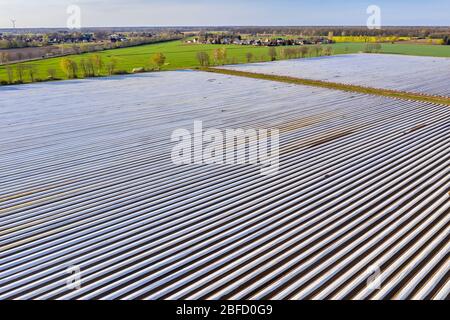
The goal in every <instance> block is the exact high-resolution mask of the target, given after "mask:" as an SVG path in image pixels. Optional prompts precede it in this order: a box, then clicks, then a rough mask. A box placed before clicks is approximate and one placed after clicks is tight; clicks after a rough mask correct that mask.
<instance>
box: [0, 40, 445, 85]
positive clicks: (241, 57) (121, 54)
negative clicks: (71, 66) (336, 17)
mask: <svg viewBox="0 0 450 320" xmlns="http://www.w3.org/2000/svg"><path fill="white" fill-rule="evenodd" d="M364 46H365V44H364V43H357V42H354V43H336V44H333V45H331V47H332V49H333V54H346V53H357V52H361V51H363V50H364ZM381 46H382V49H381V52H382V53H390V54H406V55H418V56H435V57H450V46H438V45H413V44H397V43H396V44H391V43H386V44H382V45H381ZM221 47H226V48H227V61H226V63H228V64H240V63H247V62H248V61H247V54H248V53H249V52H251V53H252V62H263V61H269V60H270V57H269V55H268V48H267V47H254V46H240V45H202V44H187V43H185V42H183V41H172V42H165V43H158V44H149V45H142V46H137V47H130V48H123V49H112V50H105V51H101V52H97V53H86V54H79V55H70V56H67V57H66V58H70V59H72V60H73V61H75V62H77V63H80V61H81V59H83V58H84V59H86V58H88V57H89V56H92V55H93V54H98V55H100V56H101V58H102V60H103V62H104V63H105V64H107V63H108V61H111V59H114V60H115V61H116V67H115V69H116V70H117V71H121V72H123V73H129V72H131V71H132V70H133V69H135V68H151V67H152V62H151V58H152V55H154V54H155V53H158V52H161V53H163V54H164V55H165V57H166V63H165V64H164V65H163V66H162V68H161V70H176V69H187V68H194V67H198V66H199V62H198V60H197V53H198V52H201V51H204V52H207V53H209V54H210V56H211V58H212V52H213V51H214V50H215V49H217V48H221ZM282 49H283V48H282V47H277V48H276V50H277V51H278V59H281V50H282ZM312 51H313V50H311V54H312V56H314V54H313V53H312ZM308 56H311V55H308ZM61 59H63V58H61V57H58V58H49V59H43V60H37V61H32V62H24V63H21V64H22V65H24V66H33V69H34V70H35V74H34V77H35V79H39V80H46V79H47V78H48V76H49V70H52V69H53V70H54V72H55V75H56V78H59V79H66V78H67V76H66V74H65V73H64V72H63V71H62V69H61V66H60V65H61ZM11 66H12V67H13V68H15V67H16V66H17V64H12V65H11ZM79 73H80V74H81V72H79ZM106 74H107V71H106V69H105V70H103V71H102V72H101V75H106ZM79 76H80V75H79ZM7 79H8V76H7V72H6V67H5V66H0V81H3V82H5V81H7ZM23 80H24V82H30V76H29V74H28V73H27V72H25V73H24V78H23Z"/></svg>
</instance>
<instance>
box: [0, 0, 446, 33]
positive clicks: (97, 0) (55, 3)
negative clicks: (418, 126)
mask: <svg viewBox="0 0 450 320" xmlns="http://www.w3.org/2000/svg"><path fill="white" fill-rule="evenodd" d="M70 5H77V6H78V7H79V8H80V12H81V14H80V17H81V19H80V21H81V26H82V27H101V26H105V27H110V26H124V27H125V26H307V25H313V26H318V25H320V26H329V25H333V26H336V25H347V26H355V25H356V26H363V25H366V21H367V19H368V17H369V14H367V12H366V10H367V7H368V6H370V5H377V6H379V7H380V9H381V24H382V26H383V25H385V26H408V25H409V26H418V25H420V26H449V25H450V14H449V12H450V0H369V1H365V0H340V1H337V0H306V1H303V0H241V1H238V0H221V1H216V0H0V28H10V27H11V26H12V22H11V19H14V20H16V27H17V28H29V27H65V26H66V25H67V20H68V19H69V17H70V14H68V13H67V9H68V7H69V6H70Z"/></svg>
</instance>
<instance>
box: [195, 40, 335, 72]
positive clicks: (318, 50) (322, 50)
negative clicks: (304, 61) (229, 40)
mask: <svg viewBox="0 0 450 320" xmlns="http://www.w3.org/2000/svg"><path fill="white" fill-rule="evenodd" d="M267 54H268V57H269V59H270V60H271V61H275V60H277V59H278V58H279V57H281V58H282V59H296V58H305V57H308V56H309V57H313V56H315V57H318V56H322V55H323V56H330V55H332V54H333V48H332V47H331V46H322V45H315V46H311V47H309V46H299V47H285V48H281V49H280V50H277V48H276V47H269V48H268V52H267ZM212 56H213V63H214V65H221V64H225V63H231V64H235V63H237V59H236V58H235V57H234V58H232V59H227V51H226V48H220V49H216V50H214V51H213V52H212ZM245 58H246V61H247V62H248V63H250V62H253V61H254V60H255V59H260V61H265V60H266V58H267V56H264V55H262V56H261V57H256V56H255V54H254V53H253V52H251V51H249V52H247V53H246V54H245ZM197 62H198V63H199V65H200V66H202V67H206V66H209V65H211V57H210V55H209V54H208V53H206V52H204V51H200V52H197Z"/></svg>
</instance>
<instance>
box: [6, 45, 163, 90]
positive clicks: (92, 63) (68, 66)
mask: <svg viewBox="0 0 450 320" xmlns="http://www.w3.org/2000/svg"><path fill="white" fill-rule="evenodd" d="M149 63H150V64H151V68H146V67H143V68H138V69H139V70H142V71H151V70H155V69H157V70H161V68H162V66H164V65H165V63H166V56H165V55H164V54H162V53H156V54H154V55H153V56H152V57H151V59H150V61H149ZM117 66H118V59H117V58H115V57H111V58H110V59H108V60H107V61H104V60H103V58H102V56H101V55H99V54H94V55H91V56H89V57H83V58H82V59H80V60H79V61H78V62H77V61H75V60H74V59H71V58H68V57H67V58H62V59H61V60H60V63H59V67H60V69H61V71H62V72H63V73H64V74H65V76H66V77H67V78H69V79H76V78H79V77H82V78H90V77H99V76H103V75H113V74H126V73H128V72H127V71H124V70H118V69H117ZM5 71H6V80H2V81H1V84H3V85H6V84H20V83H24V82H25V79H26V80H27V81H30V82H41V81H44V80H57V79H58V78H57V75H58V71H57V69H55V68H48V69H47V75H46V79H42V78H38V77H37V74H38V69H37V67H36V66H35V65H32V64H17V65H15V66H13V65H7V66H5ZM41 75H42V73H41Z"/></svg>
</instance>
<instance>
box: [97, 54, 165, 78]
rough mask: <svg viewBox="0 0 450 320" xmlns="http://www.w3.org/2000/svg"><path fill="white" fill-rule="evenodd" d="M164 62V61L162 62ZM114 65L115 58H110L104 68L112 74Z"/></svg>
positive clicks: (114, 69)
mask: <svg viewBox="0 0 450 320" xmlns="http://www.w3.org/2000/svg"><path fill="white" fill-rule="evenodd" d="M163 64H164V62H163ZM116 67H117V59H116V58H114V57H113V58H111V59H110V60H109V61H108V62H107V63H106V69H107V70H108V74H109V75H110V76H111V75H113V74H114V72H115V71H116Z"/></svg>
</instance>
